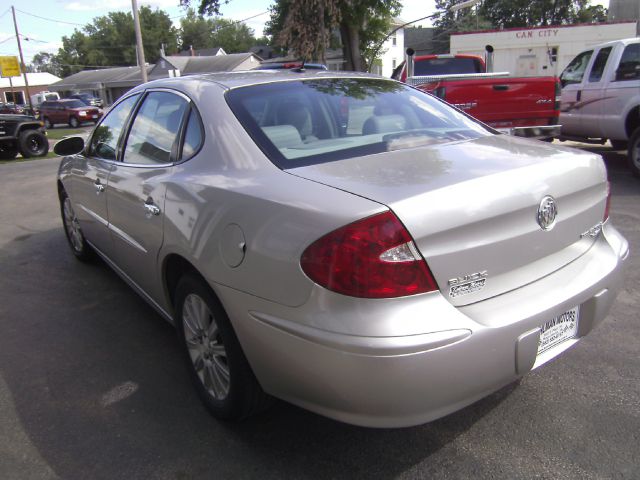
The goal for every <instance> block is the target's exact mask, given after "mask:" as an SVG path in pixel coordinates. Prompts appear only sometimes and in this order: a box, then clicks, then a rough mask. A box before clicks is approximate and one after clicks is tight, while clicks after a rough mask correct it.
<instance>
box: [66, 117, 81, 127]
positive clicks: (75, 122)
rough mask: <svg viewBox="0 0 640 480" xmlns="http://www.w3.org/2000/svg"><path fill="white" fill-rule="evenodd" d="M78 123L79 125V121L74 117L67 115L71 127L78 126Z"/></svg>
mask: <svg viewBox="0 0 640 480" xmlns="http://www.w3.org/2000/svg"><path fill="white" fill-rule="evenodd" d="M78 125H80V122H79V121H78V119H77V118H76V117H69V126H70V127H71V128H78Z"/></svg>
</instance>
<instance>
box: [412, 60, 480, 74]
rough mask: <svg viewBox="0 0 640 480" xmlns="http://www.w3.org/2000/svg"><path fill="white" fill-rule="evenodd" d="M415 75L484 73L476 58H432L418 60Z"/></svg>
mask: <svg viewBox="0 0 640 480" xmlns="http://www.w3.org/2000/svg"><path fill="white" fill-rule="evenodd" d="M413 71H414V75H416V76H422V75H458V74H461V73H482V65H481V64H480V62H479V61H478V60H477V59H475V58H431V59H425V60H417V61H416V63H415V66H414V69H413Z"/></svg>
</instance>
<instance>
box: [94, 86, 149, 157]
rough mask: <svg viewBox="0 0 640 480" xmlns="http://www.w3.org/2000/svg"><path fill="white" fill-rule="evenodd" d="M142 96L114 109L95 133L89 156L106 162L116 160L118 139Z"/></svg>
mask: <svg viewBox="0 0 640 480" xmlns="http://www.w3.org/2000/svg"><path fill="white" fill-rule="evenodd" d="M139 96H140V95H131V96H130V97H128V98H127V99H125V100H123V101H122V102H120V103H119V104H118V105H116V106H115V107H113V108H112V109H111V111H110V112H109V113H108V114H107V116H106V117H104V119H103V120H102V122H101V123H100V125H98V126H97V127H96V129H95V131H94V132H93V136H92V137H91V143H90V144H89V154H90V155H92V156H96V157H99V158H103V159H105V160H115V159H116V152H117V149H118V139H119V138H120V134H121V133H122V129H123V128H124V126H125V123H126V121H127V118H128V117H129V114H130V113H131V109H132V108H133V106H134V105H135V104H136V101H137V100H138V97H139Z"/></svg>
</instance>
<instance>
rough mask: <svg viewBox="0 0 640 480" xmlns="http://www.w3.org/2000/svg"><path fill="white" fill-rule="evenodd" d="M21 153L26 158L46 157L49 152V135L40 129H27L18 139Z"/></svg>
mask: <svg viewBox="0 0 640 480" xmlns="http://www.w3.org/2000/svg"><path fill="white" fill-rule="evenodd" d="M18 143H19V144H20V153H21V154H22V156H23V157H25V158H30V157H44V156H45V155H46V154H47V153H48V152H49V140H47V136H46V135H45V134H44V133H42V132H39V131H38V130H26V131H24V132H22V133H21V134H20V137H19V139H18Z"/></svg>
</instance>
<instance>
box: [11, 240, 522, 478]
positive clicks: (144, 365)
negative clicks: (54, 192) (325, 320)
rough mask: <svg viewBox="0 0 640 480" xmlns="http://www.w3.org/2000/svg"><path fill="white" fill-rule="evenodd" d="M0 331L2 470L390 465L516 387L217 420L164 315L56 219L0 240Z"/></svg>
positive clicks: (161, 473)
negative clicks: (349, 418) (367, 415)
mask: <svg viewBox="0 0 640 480" xmlns="http://www.w3.org/2000/svg"><path fill="white" fill-rule="evenodd" d="M0 331H1V332H2V335H1V336H0V388H6V389H7V390H8V391H6V392H0V393H3V394H4V397H3V398H9V399H10V401H9V403H11V404H12V405H9V408H6V409H2V410H0V424H5V425H14V426H15V427H12V428H7V429H5V430H2V429H0V432H1V433H2V435H0V437H2V436H3V437H4V438H0V440H2V442H1V443H3V444H4V445H5V447H0V458H3V462H1V463H2V466H0V476H1V477H2V478H26V477H25V476H24V473H25V472H26V471H29V472H31V473H33V477H38V478H62V479H75V478H92V479H100V478H105V479H113V478H154V479H155V478H162V479H164V478H167V479H191V478H260V479H266V478H274V479H276V478H277V479H282V478H390V477H395V476H397V475H398V474H400V473H402V472H405V471H407V470H410V469H411V467H413V466H414V465H417V464H419V463H421V462H423V461H424V460H425V459H428V458H429V457H430V456H431V455H433V454H434V453H435V452H437V451H438V450H440V449H442V448H443V447H445V446H447V445H448V444H449V443H450V442H452V441H453V440H455V439H456V438H458V437H459V436H461V435H464V433H465V432H466V431H467V430H468V429H469V428H470V427H472V426H473V425H474V424H476V423H477V422H479V421H480V420H481V419H483V417H484V416H485V415H486V414H487V413H488V412H491V411H493V410H494V409H496V407H497V406H498V405H500V403H501V402H502V401H504V400H505V399H506V398H507V397H508V396H509V395H510V394H511V393H512V392H513V391H514V389H515V385H510V386H508V387H506V388H503V389H502V390H500V391H498V392H497V393H495V394H493V395H490V396H489V397H487V398H485V399H483V400H481V401H479V402H477V403H475V404H473V405H471V406H469V407H467V408H465V409H463V410H461V411H459V412H457V413H455V414H452V415H449V416H447V417H445V418H443V419H440V420H438V421H435V422H432V423H429V424H426V425H423V426H419V427H413V428H406V429H389V430H376V429H367V428H360V427H354V426H350V425H346V424H343V423H339V422H336V421H333V420H329V419H326V418H324V417H321V416H318V415H315V414H313V413H310V412H307V411H304V410H302V409H299V408H297V407H294V406H292V405H289V404H286V403H284V402H278V403H277V404H276V405H275V406H274V407H273V408H272V409H270V410H269V411H267V412H264V413H262V414H260V415H258V416H256V417H253V418H250V419H247V420H245V421H243V422H240V423H224V422H219V421H217V420H215V419H213V418H212V417H211V416H210V415H209V414H208V413H207V412H206V410H205V409H204V407H203V406H202V405H201V404H200V402H199V400H198V398H197V395H196V393H195V390H194V389H193V388H192V387H191V385H190V383H189V378H188V375H187V370H186V368H185V367H184V365H183V363H182V357H181V355H180V351H179V349H178V343H177V341H176V339H175V332H174V329H173V327H172V326H170V325H169V324H168V323H167V322H165V321H164V320H162V319H161V318H160V317H159V316H158V315H157V314H156V313H155V312H154V311H153V310H152V309H151V307H149V306H148V305H147V304H146V303H145V302H144V301H143V300H141V299H140V298H139V297H138V296H137V295H136V294H135V293H134V292H133V291H132V290H131V289H130V288H129V287H128V286H127V285H126V284H125V283H124V282H123V281H121V280H120V279H119V278H118V277H117V275H116V274H115V273H113V272H112V271H111V270H110V269H109V268H108V267H107V266H106V265H105V264H104V263H102V262H101V261H96V262H95V263H93V264H82V263H80V262H78V261H76V260H75V258H73V256H72V254H71V253H70V251H69V249H68V247H67V245H66V240H65V238H64V234H63V232H62V229H61V228H60V229H53V230H49V231H45V232H40V233H31V234H29V235H23V236H22V237H19V238H16V239H15V240H14V241H13V242H10V243H9V244H8V245H5V246H4V247H3V248H2V249H0ZM3 386H4V387H3ZM6 445H11V446H12V447H11V448H8V447H6ZM440 461H441V462H442V461H443V460H440ZM441 467H442V466H441ZM47 472H49V473H47ZM51 472H54V474H51ZM29 476H31V475H29Z"/></svg>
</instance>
